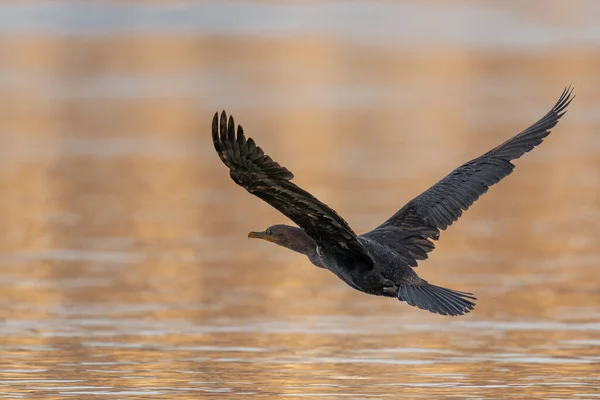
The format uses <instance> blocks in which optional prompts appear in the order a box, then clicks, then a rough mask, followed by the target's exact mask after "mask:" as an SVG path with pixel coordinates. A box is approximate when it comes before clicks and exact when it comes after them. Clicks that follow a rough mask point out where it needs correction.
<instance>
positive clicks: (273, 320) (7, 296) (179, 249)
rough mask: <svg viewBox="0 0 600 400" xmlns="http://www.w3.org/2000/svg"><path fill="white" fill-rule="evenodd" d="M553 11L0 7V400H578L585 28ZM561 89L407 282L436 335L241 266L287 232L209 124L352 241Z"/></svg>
mask: <svg viewBox="0 0 600 400" xmlns="http://www.w3.org/2000/svg"><path fill="white" fill-rule="evenodd" d="M548 4H550V3H548ZM551 4H553V6H552V7H550V6H549V7H547V8H545V9H544V10H538V9H536V8H532V7H530V6H527V5H524V3H520V2H510V1H506V2H493V3H492V2H489V3H480V2H465V1H455V2H451V3H450V2H428V3H417V2H393V3H392V2H381V3H379V2H369V3H367V2H349V3H341V2H333V3H329V2H311V3H310V4H308V5H306V4H301V3H292V4H289V5H288V4H285V5H284V4H280V3H273V2H225V3H223V2H216V1H215V2H210V1H209V2H201V3H194V2H183V3H173V4H171V3H155V4H142V3H137V2H127V3H117V2H113V3H108V2H86V4H85V5H82V4H81V3H80V2H52V3H48V4H35V3H27V4H26V3H23V4H21V3H14V4H8V3H7V4H2V5H0V32H2V35H1V36H0V47H1V48H2V49H3V51H2V52H0V94H1V96H0V117H1V120H2V121H3V123H2V134H1V135H0V149H1V150H0V152H1V157H0V190H1V193H2V196H0V218H1V220H2V222H3V224H2V225H3V229H2V230H1V231H0V305H1V307H0V349H1V351H2V357H1V358H0V397H1V398H11V399H18V398H24V399H30V398H55V399H64V398H78V399H79V398H104V397H107V398H124V399H133V398H139V399H152V398H157V399H160V398H163V399H191V398H218V399H227V398H238V397H249V398H298V399H300V398H323V399H339V398H343V399H380V398H394V399H395V398H414V399H433V398H457V399H538V398H539V399H594V398H598V394H597V387H598V386H599V385H600V290H599V283H598V282H600V279H599V278H600V270H599V268H598V265H599V264H600V252H599V250H598V246H597V238H598V237H599V236H600V227H599V226H600V225H599V224H597V223H596V221H598V220H599V217H600V195H599V193H600V192H599V191H598V187H599V186H598V185H599V183H600V172H599V171H600V161H599V160H600V139H599V136H598V133H599V132H600V120H599V118H598V115H599V114H598V111H599V106H600V95H599V93H600V90H599V89H600V78H598V70H599V68H600V56H599V54H600V53H599V52H598V47H599V46H600V35H599V33H598V29H597V27H596V24H595V21H597V18H594V15H596V14H597V13H598V12H600V8H599V7H598V5H597V3H596V2H592V1H589V2H585V1H581V2H574V3H571V4H570V6H569V8H568V10H567V9H565V8H564V6H563V7H562V8H561V4H563V3H561V2H555V3H551ZM569 83H573V84H574V85H575V87H576V93H577V98H576V99H575V101H574V102H573V104H572V106H571V107H570V111H569V113H568V114H567V116H566V117H565V118H564V120H563V121H562V122H561V123H560V124H559V125H558V126H557V128H556V129H555V130H554V131H553V134H552V135H551V136H550V137H549V138H548V140H547V141H546V142H545V143H544V144H543V145H542V146H541V147H540V148H539V149H536V151H534V152H533V153H531V154H527V155H526V156H525V157H523V159H522V160H519V161H517V162H516V164H517V168H516V171H515V173H514V174H513V175H512V176H511V177H510V178H508V179H507V180H505V181H503V182H502V183H501V184H499V185H498V186H497V187H494V188H493V189H491V190H490V192H489V194H487V195H485V196H484V197H483V198H482V199H481V200H480V201H479V202H478V203H477V204H476V205H475V206H473V208H472V209H470V210H469V211H468V212H467V213H465V215H464V216H463V218H462V219H461V220H460V221H459V222H458V223H456V224H455V225H454V226H452V227H451V229H449V230H448V231H446V232H444V233H443V234H442V240H441V241H440V242H438V243H437V244H436V247H437V249H436V251H435V252H434V253H432V255H431V257H430V259H429V260H427V261H426V262H423V263H422V264H421V265H420V266H419V270H418V272H419V274H420V275H421V276H422V277H424V278H425V279H427V280H429V281H431V282H434V283H436V284H440V285H444V286H448V287H451V288H455V289H457V290H466V291H473V292H474V293H475V294H476V295H477V296H478V298H479V300H478V303H477V307H476V309H475V311H474V312H473V313H471V314H469V315H467V316H464V317H460V318H448V317H441V316H437V315H433V314H428V313H425V312H423V311H420V310H416V309H413V308H411V307H409V306H407V305H406V304H403V303H398V302H395V301H392V300H390V299H382V298H377V297H371V296H367V295H364V294H361V293H359V292H356V291H353V290H352V289H350V288H348V287H346V286H345V285H344V284H343V283H342V282H340V281H339V280H338V279H337V278H336V277H334V276H333V275H332V274H330V273H328V272H327V271H323V270H320V269H317V268H314V267H313V266H311V265H310V264H309V262H308V260H306V259H305V258H303V257H302V256H300V255H297V254H295V253H292V252H289V251H285V250H284V249H280V248H276V247H274V246H273V245H270V244H268V243H263V242H256V241H249V240H247V239H246V235H247V233H248V231H250V230H259V229H264V228H266V227H267V226H269V225H271V224H275V223H286V222H287V221H286V219H285V217H283V216H282V215H280V214H278V213H277V212H276V211H275V210H273V209H271V208H270V207H269V206H267V205H266V204H264V203H262V202H261V201H260V200H259V199H257V198H254V197H252V196H250V195H248V194H247V193H245V192H244V191H243V190H242V189H241V188H239V187H237V186H236V185H235V184H234V183H233V182H232V181H231V180H230V179H229V177H228V173H227V171H226V169H225V167H224V166H223V165H221V163H220V161H219V160H218V157H217V156H216V155H215V154H214V150H213V149H212V143H211V142H210V132H209V128H210V121H211V118H212V115H213V114H214V112H215V111H216V110H220V109H227V110H228V111H229V112H231V113H233V114H234V115H235V117H236V120H237V121H238V122H240V123H242V124H243V125H244V128H245V131H246V132H247V133H248V134H249V135H251V136H253V137H255V138H256V140H257V141H258V143H259V144H260V145H261V146H263V148H265V149H266V150H267V151H268V153H269V154H270V155H272V156H273V158H274V159H276V160H277V161H279V162H281V163H282V164H284V165H285V166H286V167H288V168H289V169H290V170H291V171H293V172H294V174H295V175H296V179H295V181H296V182H297V184H299V185H300V186H302V187H304V188H306V189H308V190H310V191H311V192H312V193H313V194H315V195H316V196H317V197H319V198H320V199H322V200H323V201H325V202H327V203H328V204H329V205H331V206H332V207H333V208H335V209H336V210H337V211H338V212H339V213H340V214H341V215H343V216H344V217H345V218H346V219H347V220H348V222H349V223H350V224H351V225H352V226H353V227H354V228H355V230H356V231H357V232H364V231H367V230H369V229H372V228H373V227H375V226H377V225H378V224H379V223H381V222H382V221H383V220H385V219H386V218H387V217H389V216H390V215H391V214H392V213H394V212H395V211H396V210H397V209H399V208H400V207H401V206H402V205H403V204H404V203H405V202H407V201H408V200H410V199H411V198H412V197H414V196H415V195H416V194H418V193H420V192H421V191H422V190H424V189H426V188H427V187H429V186H430V185H431V184H433V183H434V182H435V181H436V180H438V179H440V178H441V177H443V176H444V175H445V174H446V173H448V172H449V171H450V170H452V168H454V167H456V166H458V165H460V164H461V163H462V162H464V161H467V160H468V159H470V158H472V157H475V156H477V155H479V154H481V153H483V152H484V151H487V150H488V149H489V148H491V147H492V146H495V145H497V144H498V143H500V142H502V141H503V140H505V139H506V138H508V137H510V136H511V135H513V134H515V133H517V132H519V131H520V130H521V129H523V128H525V127H526V126H528V125H529V124H530V123H532V122H533V121H535V120H536V119H537V118H538V117H540V116H541V115H543V114H544V113H545V112H546V111H547V110H548V109H550V107H551V106H552V105H553V104H554V102H555V101H556V99H557V98H558V96H559V95H560V92H561V90H562V88H563V86H565V85H566V84H569Z"/></svg>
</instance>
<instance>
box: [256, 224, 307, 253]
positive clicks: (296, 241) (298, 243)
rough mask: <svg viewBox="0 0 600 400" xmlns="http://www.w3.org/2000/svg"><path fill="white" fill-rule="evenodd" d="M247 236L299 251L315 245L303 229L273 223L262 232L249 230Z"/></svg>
mask: <svg viewBox="0 0 600 400" xmlns="http://www.w3.org/2000/svg"><path fill="white" fill-rule="evenodd" d="M248 237H249V238H251V239H262V240H266V241H267V242H271V243H275V244H278V245H279V246H283V247H287V248H288V249H291V250H294V251H298V252H300V253H306V251H308V249H309V248H310V247H313V248H314V247H315V243H314V241H313V240H312V239H311V238H310V237H308V235H307V234H306V233H305V232H304V230H302V229H300V228H297V227H295V226H289V225H273V226H270V227H268V228H267V229H266V230H264V231H263V232H250V233H249V234H248Z"/></svg>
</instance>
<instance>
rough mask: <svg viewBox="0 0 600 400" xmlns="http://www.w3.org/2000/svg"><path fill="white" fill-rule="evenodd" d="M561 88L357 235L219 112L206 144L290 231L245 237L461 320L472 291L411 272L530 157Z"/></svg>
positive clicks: (555, 115)
mask: <svg viewBox="0 0 600 400" xmlns="http://www.w3.org/2000/svg"><path fill="white" fill-rule="evenodd" d="M572 92H573V89H572V87H567V88H566V89H565V90H564V91H563V93H562V95H561V96H560V98H559V99H558V102H557V103H556V104H555V105H554V107H552V109H551V110H550V111H549V112H548V113H547V114H546V115H544V116H543V117H542V118H541V119H540V120H539V121H537V122H536V123H534V124H533V125H531V126H530V127H529V128H527V129H525V130H524V131H522V132H521V133H519V134H517V135H516V136H514V137H512V138H511V139H509V140H507V141H506V142H504V143H502V144H501V145H499V146H497V147H495V148H494V149H492V150H490V151H488V152H487V153H485V154H483V155H482V156H480V157H478V158H475V159H473V160H471V161H469V162H467V163H465V164H463V165H461V166H460V167H458V168H457V169H455V170H454V171H452V172H451V173H450V174H449V175H447V176H446V177H445V178H443V179H442V180H440V181H439V182H437V183H436V184H435V185H433V186H432V187H431V188H429V189H427V190H426V191H425V192H423V193H421V194H420V195H418V196H417V197H415V198H414V199H412V200H411V201H410V202H408V204H406V205H405V206H404V207H402V208H401V209H400V210H399V211H398V212H396V213H395V214H394V215H392V216H391V217H390V218H389V219H388V220H387V221H385V222H384V223H382V224H381V225H379V226H378V227H377V228H375V229H373V230H372V231H370V232H367V233H364V234H362V235H357V234H356V233H354V231H353V230H352V228H351V227H350V226H349V225H348V223H347V222H346V221H345V220H344V219H343V218H342V217H341V216H339V215H338V214H337V213H336V212H335V211H334V210H333V209H331V208H330V207H329V206H327V205H326V204H324V203H323V202H321V201H319V200H318V199H316V198H315V197H314V196H313V195H311V194H310V193H309V192H307V191H305V190H304V189H302V188H300V187H298V186H297V185H295V184H294V183H293V182H292V178H293V177H294V175H293V174H292V173H291V172H290V171H289V170H288V169H287V168H285V167H283V166H281V165H280V164H278V163H277V162H275V161H273V159H272V158H271V157H269V156H268V155H266V154H265V153H264V152H263V150H262V149H261V148H260V147H259V146H257V145H256V143H255V142H254V140H252V138H246V135H245V134H244V130H243V129H242V127H241V126H238V127H237V131H236V126H235V123H234V120H233V118H232V117H231V116H230V117H229V119H227V114H226V113H225V111H223V112H222V113H221V117H220V119H219V115H218V113H216V114H215V116H214V118H213V121H212V138H213V142H214V146H215V150H216V151H217V153H218V155H219V157H220V158H221V161H223V163H224V164H225V165H226V166H227V167H228V168H229V173H230V176H231V178H232V179H233V180H234V182H235V183H237V184H238V185H240V186H242V187H243V188H244V189H246V190H247V191H248V192H250V193H251V194H253V195H255V196H257V197H259V198H261V199H262V200H264V201H266V202H267V203H269V204H270V205H271V206H273V207H274V208H276V209H277V210H279V211H280V212H281V213H282V214H284V215H285V216H287V217H288V218H289V219H291V220H292V221H293V222H294V223H295V224H296V225H298V226H297V227H295V226H289V225H273V226H271V227H269V228H267V229H266V230H265V231H263V232H250V233H249V234H248V237H250V238H256V239H263V240H266V241H269V242H273V243H275V244H278V245H280V246H283V247H286V248H288V249H290V250H293V251H296V252H298V253H301V254H304V255H306V256H307V257H308V259H309V260H310V261H311V262H312V263H313V264H314V265H315V266H317V267H320V268H326V269H328V270H329V271H331V272H333V273H334V274H335V275H337V276H338V277H339V278H340V279H341V280H342V281H344V282H345V283H346V284H348V285H349V286H351V287H352V288H354V289H356V290H359V291H361V292H364V293H368V294H372V295H377V296H386V297H393V298H397V299H398V300H400V301H405V302H407V303H408V304H410V305H411V306H416V307H418V308H421V309H423V310H428V311H430V312H432V313H437V314H442V315H463V314H466V313H468V312H470V311H471V310H473V309H474V307H475V300H476V297H474V296H473V294H472V293H467V292H460V291H457V290H452V289H447V288H444V287H441V286H436V285H433V284H431V283H429V282H427V281H426V280H424V279H422V278H420V277H419V276H418V275H417V273H416V272H415V270H414V268H415V267H416V266H417V263H418V262H419V261H422V260H425V259H426V258H427V255H428V253H429V252H431V251H432V250H433V249H434V244H433V241H434V240H438V239H439V236H440V231H442V230H445V229H446V228H447V227H449V226H450V225H452V223H453V222H454V221H456V220H457V219H458V218H459V217H460V216H461V215H462V213H463V211H466V210H467V209H468V208H469V207H470V206H471V204H473V203H474V202H475V201H476V200H477V199H478V198H479V196H481V195H482V194H484V193H485V192H486V191H487V190H488V188H489V187H490V186H492V185H494V184H495V183H498V182H499V181H500V180H501V179H502V178H504V177H506V176H508V175H510V173H511V172H512V171H513V169H514V165H513V164H512V163H511V161H512V160H516V159H518V158H519V157H521V156H522V155H523V154H525V153H527V152H529V151H531V150H532V149H533V148H534V147H536V146H537V145H539V144H540V143H542V141H543V140H544V138H545V137H546V136H548V135H549V134H550V129H551V128H553V127H554V126H555V125H556V124H557V123H558V120H559V119H560V118H561V117H562V116H563V115H564V114H565V113H566V108H567V106H568V105H569V103H571V100H572V99H573V98H574V96H572Z"/></svg>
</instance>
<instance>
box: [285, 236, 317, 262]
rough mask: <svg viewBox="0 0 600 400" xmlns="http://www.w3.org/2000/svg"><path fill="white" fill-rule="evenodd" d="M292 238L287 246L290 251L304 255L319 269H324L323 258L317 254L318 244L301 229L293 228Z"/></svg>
mask: <svg viewBox="0 0 600 400" xmlns="http://www.w3.org/2000/svg"><path fill="white" fill-rule="evenodd" d="M293 228H294V229H293V231H292V232H293V233H292V235H291V236H292V238H290V239H291V240H289V241H288V242H287V243H286V244H284V246H285V247H287V248H288V249H290V250H294V251H296V252H298V253H300V254H304V255H305V256H307V257H308V259H309V260H310V261H311V262H312V263H313V264H314V265H316V266H317V267H321V268H324V266H323V264H322V263H321V257H320V256H319V255H318V253H317V244H316V243H315V241H314V240H312V239H311V238H310V236H308V235H307V234H306V232H304V230H302V229H300V228H295V227H293Z"/></svg>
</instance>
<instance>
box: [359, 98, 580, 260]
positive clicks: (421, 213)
mask: <svg viewBox="0 0 600 400" xmlns="http://www.w3.org/2000/svg"><path fill="white" fill-rule="evenodd" d="M572 91H573V89H572V88H571V87H567V88H566V89H565V90H564V91H563V93H562V95H561V96H560V98H559V99H558V102H557V103H556V104H555V105H554V107H552V109H551V110H550V111H549V112H548V113H547V114H546V115H544V116H543V117H542V118H541V119H540V120H539V121H537V122H536V123H535V124H533V125H531V126H530V127H529V128H527V129H525V130H524V131H522V132H521V133H519V134H518V135H516V136H514V137H513V138H511V139H509V140H507V141H506V142H504V143H502V144H501V145H500V146H498V147H496V148H494V149H492V150H490V151H488V152H487V153H485V154H484V155H482V156H480V157H478V158H476V159H474V160H471V161H469V162H467V163H465V164H463V165H462V166H460V167H458V168H457V169H455V170H454V171H452V172H451V173H450V174H449V175H448V176H446V177H445V178H444V179H442V180H441V181H439V182H438V183H436V184H435V185H434V186H432V187H431V188H429V189H427V190H426V191H425V192H423V193H421V194H420V195H419V196H417V197H416V198H414V199H413V200H412V201H410V202H409V203H408V204H406V205H405V206H404V207H402V209H400V211H398V212H397V213H396V214H394V215H393V216H392V217H391V218H390V219H388V220H387V221H385V222H384V223H383V224H382V225H380V226H379V227H377V228H376V229H374V230H373V231H371V232H368V233H366V234H364V235H363V236H364V237H366V238H369V239H372V240H376V241H379V242H383V243H385V244H386V245H388V246H390V247H392V248H393V249H395V250H396V251H398V253H400V254H402V255H405V256H407V257H408V258H409V263H410V264H411V265H412V266H414V267H416V266H417V260H424V259H426V258H427V253H428V252H430V251H431V250H433V248H434V246H433V243H432V242H431V241H430V240H429V239H435V240H437V239H438V238H439V233H440V229H441V230H444V229H446V228H447V227H448V226H450V225H451V224H452V223H453V222H454V221H456V220H457V219H458V218H459V217H460V216H461V215H462V213H463V211H466V210H467V209H468V208H469V207H470V206H471V204H473V203H474V202H475V200H477V199H478V198H479V196H481V195H482V194H484V193H485V192H487V190H488V188H489V187H490V186H492V185H493V184H495V183H498V182H499V181H500V180H501V179H502V178H504V177H505V176H507V175H509V174H510V173H511V172H512V171H513V169H514V167H515V166H514V165H513V164H512V163H511V162H510V161H511V160H516V159H517V158H519V157H521V156H522V155H523V154H525V153H527V152H528V151H531V149H533V148H534V147H535V146H537V145H539V144H540V143H542V141H543V140H544V138H545V137H546V136H548V135H549V134H550V129H551V128H553V127H554V126H555V125H556V124H557V123H558V120H559V119H560V117H562V116H563V115H564V114H565V113H566V111H565V109H566V108H567V106H568V105H569V103H571V100H572V99H573V97H574V96H571V94H572Z"/></svg>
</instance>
